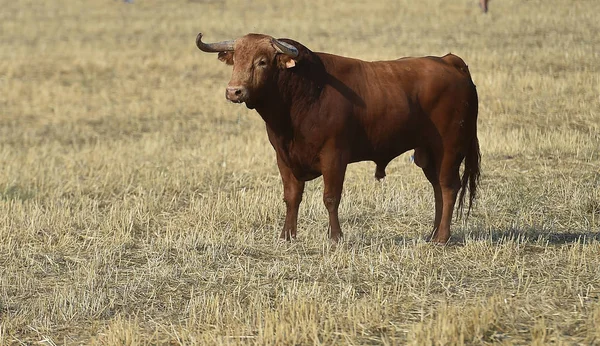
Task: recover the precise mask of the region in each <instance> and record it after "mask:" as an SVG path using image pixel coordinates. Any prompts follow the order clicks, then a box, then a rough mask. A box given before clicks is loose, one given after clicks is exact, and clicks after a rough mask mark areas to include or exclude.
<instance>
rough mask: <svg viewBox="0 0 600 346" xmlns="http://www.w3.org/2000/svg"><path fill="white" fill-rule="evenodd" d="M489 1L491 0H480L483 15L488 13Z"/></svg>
mask: <svg viewBox="0 0 600 346" xmlns="http://www.w3.org/2000/svg"><path fill="white" fill-rule="evenodd" d="M488 1H489V0H479V7H481V10H482V11H483V13H487V11H488Z"/></svg>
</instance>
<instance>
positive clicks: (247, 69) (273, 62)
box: [196, 33, 298, 108]
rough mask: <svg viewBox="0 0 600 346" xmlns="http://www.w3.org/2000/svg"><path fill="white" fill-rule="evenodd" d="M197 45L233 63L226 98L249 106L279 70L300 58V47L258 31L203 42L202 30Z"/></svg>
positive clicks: (260, 95) (290, 66)
mask: <svg viewBox="0 0 600 346" xmlns="http://www.w3.org/2000/svg"><path fill="white" fill-rule="evenodd" d="M196 45H197V46H198V48H199V49H200V50H201V51H203V52H211V53H219V60H221V61H223V62H224V63H226V64H227V65H233V73H232V75H231V80H230V81H229V84H228V85H227V89H226V91H225V97H226V98H227V99H228V100H229V101H232V102H235V103H242V102H246V105H247V106H248V107H249V108H253V105H255V104H256V103H257V102H258V101H260V99H261V98H262V94H263V92H264V90H265V84H266V83H268V82H269V81H271V80H273V76H275V74H276V73H278V70H282V69H286V68H292V67H294V66H295V65H296V59H297V57H298V49H297V48H296V47H294V46H293V45H291V44H289V43H286V42H282V41H280V40H276V39H274V38H273V37H271V36H267V35H259V34H248V35H246V36H243V37H241V38H238V39H237V40H235V41H223V42H217V43H204V42H202V33H200V34H198V37H197V38H196Z"/></svg>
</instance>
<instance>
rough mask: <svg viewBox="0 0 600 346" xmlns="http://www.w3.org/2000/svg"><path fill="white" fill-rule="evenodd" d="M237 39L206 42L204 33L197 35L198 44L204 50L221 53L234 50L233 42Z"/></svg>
mask: <svg viewBox="0 0 600 346" xmlns="http://www.w3.org/2000/svg"><path fill="white" fill-rule="evenodd" d="M234 43H235V41H223V42H217V43H204V42H202V33H199V34H198V36H196V46H198V49H200V50H201V51H203V52H207V53H219V52H228V51H233V44H234Z"/></svg>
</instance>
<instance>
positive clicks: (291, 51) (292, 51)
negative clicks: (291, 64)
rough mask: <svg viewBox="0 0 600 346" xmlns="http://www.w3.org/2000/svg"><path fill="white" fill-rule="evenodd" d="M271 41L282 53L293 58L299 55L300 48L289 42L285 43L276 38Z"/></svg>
mask: <svg viewBox="0 0 600 346" xmlns="http://www.w3.org/2000/svg"><path fill="white" fill-rule="evenodd" d="M271 42H272V43H273V45H274V46H275V49H276V50H277V51H278V52H279V53H282V54H285V55H288V56H290V57H292V58H295V57H297V56H298V48H296V47H294V46H292V45H291V44H289V43H285V42H282V41H279V40H276V39H272V40H271Z"/></svg>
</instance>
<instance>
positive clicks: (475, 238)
mask: <svg viewBox="0 0 600 346" xmlns="http://www.w3.org/2000/svg"><path fill="white" fill-rule="evenodd" d="M429 236H430V234H429V233H423V234H422V235H419V236H414V237H410V236H402V235H397V236H393V237H391V238H392V239H391V240H392V241H393V243H394V244H396V245H407V244H411V243H412V244H414V243H418V242H426V241H428V239H429ZM375 238H377V239H375ZM380 238H381V237H378V236H377V235H374V234H371V235H368V236H367V235H356V236H355V237H352V240H351V242H355V243H356V244H359V243H360V244H365V245H369V244H371V243H373V242H377V241H380V240H381V239H380ZM479 241H482V242H491V243H492V244H502V243H506V242H509V241H515V242H519V243H523V244H532V245H546V244H548V245H566V244H573V243H581V244H589V243H593V242H600V232H593V231H581V232H560V231H552V230H540V229H536V228H529V229H515V228H510V229H496V230H491V231H490V230H483V229H464V230H460V229H459V230H456V231H455V232H453V233H452V236H451V237H450V240H449V241H448V243H447V244H446V246H448V247H453V246H459V247H460V246H465V245H466V244H467V243H469V242H479Z"/></svg>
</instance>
